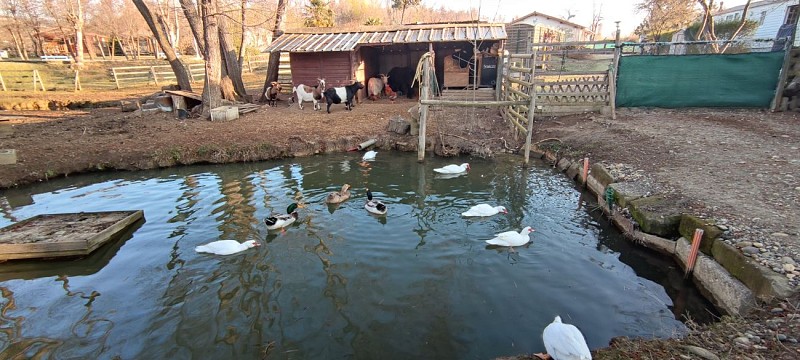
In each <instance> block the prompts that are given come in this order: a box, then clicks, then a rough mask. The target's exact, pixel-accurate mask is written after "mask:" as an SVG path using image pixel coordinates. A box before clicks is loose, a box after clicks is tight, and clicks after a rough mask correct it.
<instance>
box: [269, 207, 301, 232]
mask: <svg viewBox="0 0 800 360" xmlns="http://www.w3.org/2000/svg"><path fill="white" fill-rule="evenodd" d="M297 216H298V215H297V203H292V204H291V205H289V207H287V208H286V214H273V215H272V216H270V217H268V218H266V219H264V222H265V223H266V224H267V229H269V230H275V229H280V228H284V227H287V226H289V225H291V224H292V223H294V222H295V221H296V220H297Z"/></svg>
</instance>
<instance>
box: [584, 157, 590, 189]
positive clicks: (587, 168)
mask: <svg viewBox="0 0 800 360" xmlns="http://www.w3.org/2000/svg"><path fill="white" fill-rule="evenodd" d="M588 176H589V158H588V157H586V158H583V183H584V184H586V180H587V179H588Z"/></svg>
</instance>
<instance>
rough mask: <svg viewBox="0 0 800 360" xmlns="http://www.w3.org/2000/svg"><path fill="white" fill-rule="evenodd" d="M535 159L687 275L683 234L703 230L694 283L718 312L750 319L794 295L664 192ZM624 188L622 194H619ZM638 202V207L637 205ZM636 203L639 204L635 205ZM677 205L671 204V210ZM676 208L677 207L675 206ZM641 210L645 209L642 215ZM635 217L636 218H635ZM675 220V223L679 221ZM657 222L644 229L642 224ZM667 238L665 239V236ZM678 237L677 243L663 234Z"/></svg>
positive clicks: (601, 171) (536, 152)
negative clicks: (587, 194) (762, 306)
mask: <svg viewBox="0 0 800 360" xmlns="http://www.w3.org/2000/svg"><path fill="white" fill-rule="evenodd" d="M531 152H532V153H533V154H532V155H533V156H534V157H536V156H538V157H539V158H540V159H542V160H545V161H549V162H550V163H551V164H552V165H553V166H554V167H556V168H557V169H558V170H559V171H561V172H564V173H565V175H566V176H567V177H568V178H570V180H574V181H576V182H577V183H578V184H579V185H583V186H584V187H585V188H586V189H587V190H589V191H590V192H591V193H592V194H594V195H596V196H597V203H598V205H599V207H600V208H601V209H602V211H603V213H604V214H605V215H606V216H607V217H608V218H609V219H610V220H611V222H612V223H613V224H614V225H615V226H616V227H617V228H618V229H619V230H620V231H621V232H622V233H623V235H624V236H625V238H627V239H628V240H630V241H632V242H633V243H635V244H637V245H640V246H644V247H646V248H649V249H651V250H654V251H656V252H659V253H662V254H664V255H668V256H671V257H672V258H673V259H674V260H675V262H676V263H677V264H678V265H679V266H681V268H682V269H683V270H684V271H685V270H686V268H687V258H688V255H689V251H690V248H691V240H687V238H688V239H691V236H690V235H686V234H685V233H686V232H687V230H689V231H690V232H689V233H690V234H691V232H694V229H695V228H703V229H704V230H706V231H705V233H706V235H705V236H704V237H703V238H702V239H701V251H700V252H699V253H698V254H697V260H696V263H695V267H694V270H693V271H692V273H691V277H692V281H693V282H694V283H695V285H696V286H697V287H698V288H699V289H700V291H701V292H702V293H703V295H704V296H706V298H707V299H708V300H710V301H711V302H712V303H713V304H714V305H715V306H716V307H717V309H718V310H720V311H721V312H724V313H727V314H729V315H746V314H748V313H749V312H751V311H752V310H755V309H756V308H757V307H758V302H759V301H761V302H769V301H771V300H773V299H776V298H779V299H785V298H788V297H789V296H791V295H792V290H791V287H790V285H789V282H788V280H787V279H786V278H784V277H783V276H781V275H780V274H778V273H775V272H774V271H772V270H771V269H768V268H766V267H764V266H762V265H761V264H758V263H756V262H754V261H752V260H751V259H750V258H749V257H747V256H746V255H745V254H744V253H743V252H742V251H740V250H739V249H738V248H736V247H734V246H732V245H730V244H727V243H725V242H723V241H722V239H721V238H720V235H721V234H722V233H723V231H722V230H724V229H722V228H720V227H718V226H716V225H714V221H713V219H699V218H698V217H696V216H694V215H692V214H691V213H690V212H689V210H688V209H683V208H680V206H679V204H675V203H674V202H671V200H670V199H664V198H660V194H657V193H656V194H638V195H637V194H636V191H635V190H633V191H628V192H626V191H625V190H622V188H624V186H615V185H629V184H630V183H626V182H625V181H616V179H614V178H613V177H612V176H611V174H610V172H609V171H608V170H606V169H605V168H604V167H603V165H602V164H594V165H592V167H591V170H590V171H588V172H587V175H586V179H584V172H583V171H581V170H582V169H583V167H584V166H583V161H580V160H577V161H576V160H570V159H566V158H563V157H561V156H558V155H557V154H555V153H553V152H551V151H547V150H542V149H538V148H537V149H531ZM609 188H611V189H614V190H615V191H610V192H611V193H612V194H614V195H612V197H611V198H610V199H609V200H611V203H612V206H611V208H609V206H608V202H607V201H606V196H607V190H608V189H609ZM620 190H622V191H620ZM637 201H638V203H637ZM654 203H655V204H658V203H665V204H666V203H669V204H667V206H661V207H660V206H652V205H653V204H654ZM637 205H638V206H637ZM669 205H673V206H669ZM674 205H678V206H674ZM640 208H645V210H644V211H642V210H641V209H640ZM634 214H636V216H634ZM676 218H677V221H676ZM651 223H652V224H657V226H650V227H649V229H648V230H647V231H642V230H643V229H642V228H643V227H642V226H640V225H642V224H647V225H650V224H651ZM665 234H666V235H665ZM670 234H675V235H679V237H678V238H677V240H671V239H668V238H666V237H664V236H669V235H670Z"/></svg>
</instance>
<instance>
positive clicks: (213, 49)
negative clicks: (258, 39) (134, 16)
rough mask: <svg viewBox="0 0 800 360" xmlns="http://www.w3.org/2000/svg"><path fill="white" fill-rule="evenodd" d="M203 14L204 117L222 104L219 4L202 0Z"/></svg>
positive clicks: (209, 0)
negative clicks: (204, 64)
mask: <svg viewBox="0 0 800 360" xmlns="http://www.w3.org/2000/svg"><path fill="white" fill-rule="evenodd" d="M139 1H141V0H139ZM201 1H202V7H201V10H202V14H203V17H202V19H203V39H205V44H206V46H205V48H206V52H205V54H206V56H205V58H206V82H205V86H204V87H203V117H205V118H210V117H211V109H213V108H216V107H218V106H220V105H222V92H221V88H220V83H221V81H222V72H221V69H220V61H221V56H220V51H219V28H218V25H217V4H216V2H215V1H214V0H201Z"/></svg>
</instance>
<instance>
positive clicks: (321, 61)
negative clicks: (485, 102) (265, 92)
mask: <svg viewBox="0 0 800 360" xmlns="http://www.w3.org/2000/svg"><path fill="white" fill-rule="evenodd" d="M505 39H506V31H505V26H504V24H495V23H484V22H465V23H437V24H406V25H392V26H360V27H358V28H357V29H342V28H301V29H293V30H289V31H287V32H286V33H284V34H283V35H281V36H280V37H279V38H277V39H276V40H275V41H274V42H273V43H272V44H271V45H270V46H269V47H268V48H267V49H266V52H273V51H279V52H288V53H289V54H290V66H291V72H292V83H293V85H295V86H296V85H298V84H306V85H309V84H312V85H313V84H316V83H317V78H324V79H325V80H326V82H327V85H328V87H331V86H342V85H347V84H349V83H350V82H351V81H353V80H359V81H362V82H364V83H365V84H366V80H367V79H369V78H371V77H375V76H377V75H378V74H390V73H392V74H400V73H401V71H398V70H397V69H403V71H405V73H406V74H408V73H410V74H411V75H410V76H409V77H413V74H414V72H415V71H416V67H417V63H418V62H419V59H420V57H421V56H422V55H423V54H424V53H425V52H427V51H428V50H429V48H430V47H432V48H433V50H434V52H435V54H436V76H437V81H438V83H439V86H440V88H444V87H450V88H465V87H469V86H471V85H474V84H475V80H476V79H479V80H481V81H479V84H478V85H479V86H484V87H491V86H494V81H495V78H496V76H495V74H496V64H497V54H498V53H502V48H503V44H504V40H505ZM393 69H395V71H393ZM398 77H400V78H401V79H397V78H398ZM404 77H405V76H395V79H392V78H391V77H390V79H389V81H390V83H392V82H393V81H399V80H406V79H404ZM407 80H408V81H409V82H410V81H411V79H407ZM394 87H395V86H393V88H394ZM394 90H396V91H398V90H402V89H397V88H395V89H394ZM409 90H410V91H409V93H412V95H414V96H416V95H417V94H415V91H414V90H413V89H409ZM359 97H361V98H363V97H364V93H363V92H362V93H361V94H359Z"/></svg>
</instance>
